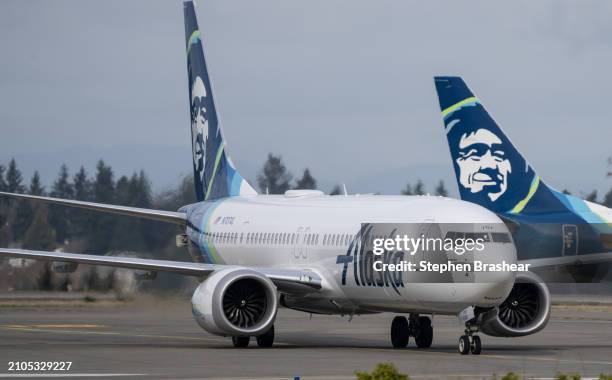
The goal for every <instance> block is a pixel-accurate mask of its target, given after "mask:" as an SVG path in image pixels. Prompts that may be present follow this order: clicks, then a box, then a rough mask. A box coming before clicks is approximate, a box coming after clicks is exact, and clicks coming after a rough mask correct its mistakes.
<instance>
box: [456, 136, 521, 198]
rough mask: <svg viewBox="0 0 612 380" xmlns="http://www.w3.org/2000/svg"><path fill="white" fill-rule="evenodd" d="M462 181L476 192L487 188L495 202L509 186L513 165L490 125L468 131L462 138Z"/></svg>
mask: <svg viewBox="0 0 612 380" xmlns="http://www.w3.org/2000/svg"><path fill="white" fill-rule="evenodd" d="M455 162H457V165H459V182H460V183H461V185H462V186H463V187H465V188H466V189H469V190H470V192H472V193H479V192H481V191H485V192H486V193H487V196H488V197H489V199H490V200H491V201H492V202H495V201H496V200H497V199H498V198H499V197H500V196H502V194H504V193H505V192H506V189H507V188H508V175H509V174H510V173H511V172H512V165H511V164H510V161H509V160H508V158H506V153H505V151H504V150H503V149H502V141H501V139H500V138H499V137H497V136H496V135H495V134H494V133H492V132H491V131H489V130H487V129H482V128H481V129H479V130H477V131H476V132H472V133H469V134H468V133H464V134H463V135H462V136H461V139H460V140H459V157H458V158H457V160H456V161H455Z"/></svg>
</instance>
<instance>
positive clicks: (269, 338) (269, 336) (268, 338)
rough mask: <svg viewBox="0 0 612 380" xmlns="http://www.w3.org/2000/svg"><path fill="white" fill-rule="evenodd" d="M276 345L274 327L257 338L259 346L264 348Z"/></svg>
mask: <svg viewBox="0 0 612 380" xmlns="http://www.w3.org/2000/svg"><path fill="white" fill-rule="evenodd" d="M273 344H274V325H272V326H271V327H270V329H269V330H268V331H266V332H265V333H263V334H261V335H259V336H258V337H257V345H258V346H259V347H262V348H268V347H272V345H273Z"/></svg>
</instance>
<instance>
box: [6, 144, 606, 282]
mask: <svg viewBox="0 0 612 380" xmlns="http://www.w3.org/2000/svg"><path fill="white" fill-rule="evenodd" d="M606 175H607V176H608V177H612V158H610V159H609V161H608V170H607V174H606ZM256 183H257V185H258V187H259V190H260V192H261V193H263V194H266V193H267V194H283V193H284V192H285V191H287V190H290V189H317V185H318V183H317V180H316V179H315V177H314V176H313V174H312V172H311V171H310V170H309V169H308V168H306V169H304V170H303V171H302V173H301V176H299V177H297V178H294V176H293V174H292V173H291V172H290V171H289V169H288V168H287V166H286V165H285V163H284V162H283V160H282V157H281V156H279V155H275V154H272V153H270V154H268V157H267V159H266V161H265V163H264V165H263V167H262V168H261V170H260V171H259V174H258V175H257V178H256ZM193 189H194V186H193V177H192V176H191V175H188V176H186V177H185V178H184V179H183V180H182V181H181V183H180V184H179V185H178V186H176V187H175V188H171V189H169V190H166V191H163V192H159V193H154V192H153V190H152V185H151V182H150V180H149V179H148V176H147V174H146V173H145V171H144V170H140V171H138V172H134V173H132V174H131V175H129V176H126V175H122V176H120V177H119V178H118V179H116V176H115V173H114V171H113V169H112V168H111V167H110V166H109V165H107V164H106V163H105V162H104V161H103V160H100V161H98V163H97V165H96V168H95V172H94V173H93V174H91V175H90V174H89V173H87V171H86V170H85V168H84V167H83V166H81V167H79V168H78V169H77V170H76V171H75V172H74V173H71V172H70V169H69V168H68V166H66V165H62V166H61V167H60V169H59V171H58V174H57V177H56V178H55V180H54V181H53V183H52V184H51V185H50V187H49V188H48V189H47V188H45V186H43V184H42V183H41V179H40V175H39V173H38V172H37V171H35V172H34V174H33V176H32V177H31V179H30V180H29V181H26V180H25V179H24V178H23V175H22V173H21V171H20V170H19V168H18V165H17V162H16V161H15V160H14V159H12V160H11V161H10V162H9V163H8V164H7V165H6V166H4V165H2V164H0V191H3V192H11V193H21V194H31V195H39V196H51V197H55V198H65V199H75V200H80V201H91V202H98V203H109V204H117V205H124V206H132V207H141V208H153V209H162V210H172V211H174V210H177V209H178V208H179V207H180V206H182V205H185V204H189V203H193V202H195V194H194V190H193ZM564 192H566V193H569V192H568V191H567V190H565V191H564ZM329 193H330V194H331V195H338V194H342V193H343V190H342V189H341V187H340V185H336V186H334V187H333V188H332V189H331V191H329ZM427 193H428V191H427V190H426V188H425V184H424V183H423V181H421V180H417V181H416V182H415V183H414V184H411V183H407V184H406V186H405V187H404V188H403V189H401V194H404V195H424V194H427ZM433 194H435V195H440V196H447V195H448V191H447V190H446V187H445V184H444V182H443V181H439V182H438V183H437V185H436V186H435V188H434V189H433ZM585 199H587V200H589V201H593V202H598V203H601V204H603V205H605V206H607V207H612V188H611V189H610V191H608V192H607V193H606V194H605V195H604V196H603V197H602V198H599V197H598V194H597V191H592V192H590V193H588V194H587V195H586V196H585ZM177 233H182V231H180V230H179V229H178V227H177V226H173V225H169V224H167V223H162V222H155V221H149V220H144V219H139V218H130V217H125V216H117V215H111V214H105V213H99V212H93V211H87V210H83V209H78V208H73V207H66V206H59V205H53V204H45V203H42V202H30V201H19V200H16V199H13V198H7V197H0V246H2V247H7V246H13V247H24V248H28V249H36V250H55V249H61V250H64V251H67V252H82V253H94V254H108V253H112V252H120V253H121V254H126V253H130V252H133V253H134V254H136V253H138V255H139V256H141V257H142V256H148V257H152V258H158V259H169V260H189V257H188V256H187V253H186V252H185V250H184V249H179V248H176V246H175V245H174V235H175V234H177ZM0 267H1V263H0ZM36 268H38V270H39V271H41V273H38V274H35V275H33V277H35V278H38V280H37V285H36V286H37V287H38V288H43V289H44V288H57V287H58V285H57V283H58V281H55V283H56V284H55V285H52V282H53V281H51V280H52V277H53V275H52V274H51V273H50V270H49V265H47V264H41V265H38V266H37V267H36ZM96 273H97V272H96V271H95V270H93V274H92V272H88V274H87V276H89V277H88V279H86V281H85V286H84V287H85V288H88V287H89V288H92V287H93V288H96V287H97V288H101V289H105V288H108V287H109V286H110V285H108V283H105V284H106V285H104V284H102V285H100V281H98V279H97V277H98V276H97V274H96ZM92 278H93V279H92ZM68 280H69V278H68V277H66V276H64V277H62V279H61V280H60V281H59V283H60V284H63V285H61V286H60V288H62V287H65V285H66V281H68ZM68 282H70V281H68ZM96 283H97V285H96ZM180 283H181V282H180V281H171V280H168V281H166V282H165V283H164V285H163V286H175V285H176V286H178V285H177V284H180ZM26 287H27V286H26Z"/></svg>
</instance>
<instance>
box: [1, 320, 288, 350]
mask: <svg viewBox="0 0 612 380" xmlns="http://www.w3.org/2000/svg"><path fill="white" fill-rule="evenodd" d="M32 326H33V325H32ZM0 329H5V330H13V331H31V332H54V333H60V332H61V333H67V334H77V335H78V334H81V335H123V336H132V337H138V338H161V339H176V340H197V341H206V342H223V341H224V340H223V338H221V337H219V338H216V339H215V338H203V337H193V336H174V335H154V334H130V333H122V332H116V331H79V330H55V329H53V330H48V329H40V328H34V327H29V326H28V325H0ZM274 344H275V345H277V346H289V345H290V344H288V343H280V342H279V343H274Z"/></svg>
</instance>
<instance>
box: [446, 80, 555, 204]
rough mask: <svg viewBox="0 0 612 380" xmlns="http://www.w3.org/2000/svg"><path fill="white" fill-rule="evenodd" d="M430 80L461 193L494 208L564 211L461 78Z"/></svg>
mask: <svg viewBox="0 0 612 380" xmlns="http://www.w3.org/2000/svg"><path fill="white" fill-rule="evenodd" d="M435 85H436V91H437V92H438V99H439V101H440V108H441V110H442V117H443V119H444V126H445V132H446V137H447V140H448V145H449V148H450V153H451V157H452V161H453V167H454V169H455V175H456V178H457V184H458V186H459V192H460V194H461V199H463V200H467V201H470V202H473V203H477V204H480V205H481V206H484V207H486V208H488V209H490V210H492V211H494V212H497V213H507V214H519V213H523V214H529V213H539V212H563V211H567V207H566V205H564V202H563V200H562V199H560V197H558V196H557V195H556V194H557V192H556V191H555V190H552V189H550V188H549V187H548V186H547V185H546V184H545V183H544V182H543V181H542V179H541V178H540V177H539V176H538V175H537V174H536V172H535V171H534V170H533V168H532V167H531V165H529V163H528V162H527V160H526V159H525V158H524V157H523V155H521V153H520V152H519V151H518V149H516V147H515V146H514V145H513V144H512V142H511V141H510V139H508V137H506V135H505V134H504V132H503V131H502V130H501V128H500V127H499V126H498V125H497V123H496V122H495V120H493V118H492V117H491V116H490V115H489V113H488V112H487V111H486V110H485V108H484V107H483V105H482V103H481V102H480V100H479V99H478V98H476V96H475V95H474V94H473V93H472V91H470V89H469V88H468V87H467V85H466V84H465V82H464V81H463V80H462V79H461V78H459V77H436V78H435Z"/></svg>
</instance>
